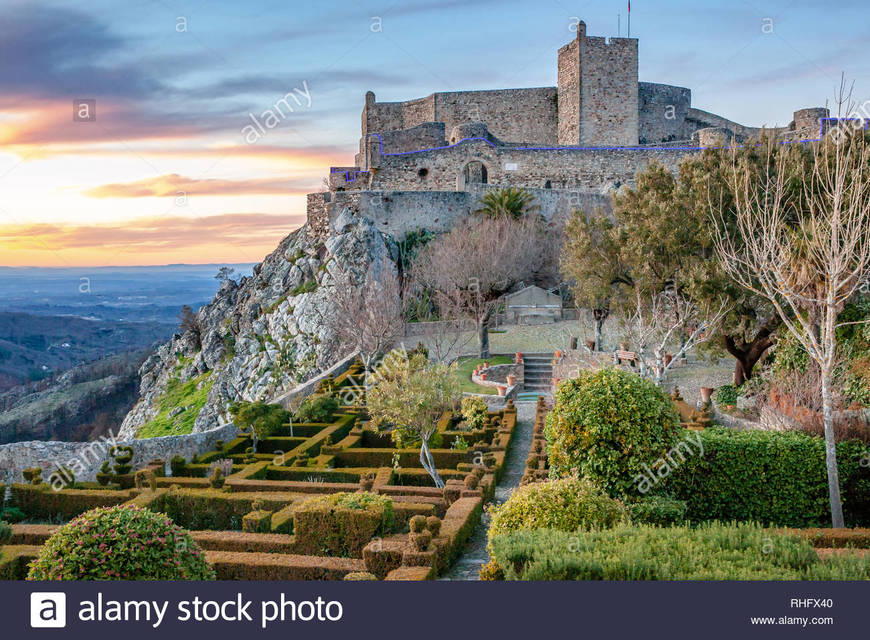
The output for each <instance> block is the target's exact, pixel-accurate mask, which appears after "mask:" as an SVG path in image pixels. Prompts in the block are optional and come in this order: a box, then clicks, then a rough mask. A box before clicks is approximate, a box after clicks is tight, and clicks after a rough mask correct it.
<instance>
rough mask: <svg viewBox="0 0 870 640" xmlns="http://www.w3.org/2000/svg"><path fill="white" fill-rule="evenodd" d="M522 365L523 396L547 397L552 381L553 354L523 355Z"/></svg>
mask: <svg viewBox="0 0 870 640" xmlns="http://www.w3.org/2000/svg"><path fill="white" fill-rule="evenodd" d="M523 365H524V366H523V375H524V383H523V394H537V395H549V394H550V388H551V385H552V381H553V354H552V353H524V354H523Z"/></svg>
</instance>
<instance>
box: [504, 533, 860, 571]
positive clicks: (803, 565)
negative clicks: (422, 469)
mask: <svg viewBox="0 0 870 640" xmlns="http://www.w3.org/2000/svg"><path fill="white" fill-rule="evenodd" d="M491 547H492V550H493V551H492V553H493V557H494V559H495V560H496V562H497V563H498V566H499V567H501V568H502V569H503V570H504V573H505V578H506V579H508V580H867V579H868V578H870V559H867V558H862V557H859V556H857V555H854V554H844V555H840V556H834V557H831V558H830V559H827V560H825V561H822V560H820V559H819V557H818V555H817V554H816V552H815V550H814V549H813V547H812V545H811V544H810V543H809V542H807V541H806V540H802V539H801V538H799V537H797V536H795V535H777V534H776V532H773V531H770V530H767V529H764V528H762V527H761V526H759V525H756V524H746V523H744V524H730V525H726V524H720V523H711V524H705V525H701V526H700V527H697V528H689V527H671V528H660V527H649V526H640V527H631V526H621V527H617V528H615V529H610V530H602V531H588V532H579V533H568V532H564V531H553V530H540V531H514V532H511V533H507V534H505V535H501V536H498V537H496V538H495V539H493V540H492V542H491ZM762 549H763V550H764V553H762Z"/></svg>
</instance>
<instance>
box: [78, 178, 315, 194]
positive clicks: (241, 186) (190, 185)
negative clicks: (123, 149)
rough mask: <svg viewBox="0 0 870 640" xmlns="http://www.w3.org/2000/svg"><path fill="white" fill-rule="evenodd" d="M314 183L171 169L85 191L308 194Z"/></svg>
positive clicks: (104, 192)
mask: <svg viewBox="0 0 870 640" xmlns="http://www.w3.org/2000/svg"><path fill="white" fill-rule="evenodd" d="M313 186H314V185H313V184H312V180H311V179H292V180H291V179H279V178H257V179H253V180H224V179H220V178H205V179H203V178H188V177H186V176H182V175H179V174H177V173H168V174H165V175H161V176H157V177H155V178H144V179H142V180H136V181H134V182H117V183H113V184H105V185H101V186H99V187H94V188H92V189H88V190H86V191H85V192H84V193H85V195H86V196H90V197H91V198H163V197H173V198H174V197H176V196H177V195H178V194H179V193H180V192H182V193H184V194H186V195H189V196H191V195H196V196H238V195H252V194H254V195H305V194H307V193H309V192H311V190H312V188H313Z"/></svg>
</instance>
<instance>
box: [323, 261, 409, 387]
mask: <svg viewBox="0 0 870 640" xmlns="http://www.w3.org/2000/svg"><path fill="white" fill-rule="evenodd" d="M330 288H331V290H330V292H329V298H330V300H331V301H332V313H331V314H329V315H326V316H324V317H323V322H324V324H325V325H326V326H328V327H329V328H330V330H331V331H332V332H333V334H334V335H335V337H336V340H337V341H338V345H339V348H343V349H344V350H346V351H356V352H358V353H359V355H360V359H361V360H362V362H363V365H365V369H366V371H367V372H370V371H371V370H372V368H373V365H374V364H375V362H376V360H377V359H378V358H379V357H381V356H383V355H384V354H385V353H387V352H388V351H389V350H390V349H391V348H392V347H393V345H394V344H395V343H396V341H397V340H399V339H400V338H401V337H402V335H403V334H404V320H403V315H402V311H403V309H402V289H401V285H400V284H399V277H398V275H397V273H396V269H395V267H394V266H393V265H392V264H390V263H388V262H387V260H386V259H385V258H384V259H382V261H381V262H379V263H373V264H372V265H371V266H370V268H369V270H368V272H367V273H366V275H365V277H364V278H363V279H362V280H361V281H359V282H358V281H357V279H356V278H355V277H354V276H353V274H352V273H351V272H350V271H348V270H345V269H342V268H340V267H336V268H335V270H334V271H333V272H332V285H331V287H330Z"/></svg>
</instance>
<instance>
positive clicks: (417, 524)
mask: <svg viewBox="0 0 870 640" xmlns="http://www.w3.org/2000/svg"><path fill="white" fill-rule="evenodd" d="M426 524H427V523H426V516H411V519H410V520H409V521H408V526H409V527H410V528H411V532H412V533H420V532H421V531H425V529H426Z"/></svg>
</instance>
